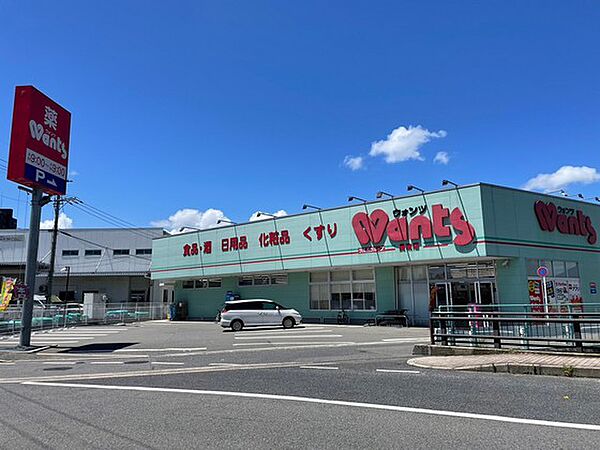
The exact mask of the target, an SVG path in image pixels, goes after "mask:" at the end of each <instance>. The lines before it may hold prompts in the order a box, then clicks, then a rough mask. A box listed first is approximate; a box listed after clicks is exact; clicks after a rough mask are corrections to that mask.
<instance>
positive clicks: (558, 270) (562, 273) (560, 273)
mask: <svg viewBox="0 0 600 450" xmlns="http://www.w3.org/2000/svg"><path fill="white" fill-rule="evenodd" d="M552 272H553V273H554V276H555V277H566V276H567V271H566V269H565V262H564V261H552Z"/></svg>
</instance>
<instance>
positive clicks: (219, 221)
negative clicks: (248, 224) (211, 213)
mask: <svg viewBox="0 0 600 450" xmlns="http://www.w3.org/2000/svg"><path fill="white" fill-rule="evenodd" d="M220 223H228V224H231V225H237V223H235V222H233V221H232V220H229V219H219V220H217V225H218V224H220Z"/></svg>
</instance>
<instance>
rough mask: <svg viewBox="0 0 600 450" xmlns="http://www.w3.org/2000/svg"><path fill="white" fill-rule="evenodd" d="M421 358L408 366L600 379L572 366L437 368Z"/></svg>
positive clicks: (596, 371) (597, 373)
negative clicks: (422, 361) (421, 361)
mask: <svg viewBox="0 0 600 450" xmlns="http://www.w3.org/2000/svg"><path fill="white" fill-rule="evenodd" d="M420 359H421V358H413V359H409V360H408V361H406V364H408V365H409V366H413V367H419V368H421V369H435V370H458V371H469V372H489V373H510V374H513V375H546V376H557V377H567V378H600V369H593V368H583V367H572V366H549V365H548V366H542V365H540V364H520V363H497V364H476V365H468V366H459V367H448V366H436V365H433V364H422V363H419V360H420Z"/></svg>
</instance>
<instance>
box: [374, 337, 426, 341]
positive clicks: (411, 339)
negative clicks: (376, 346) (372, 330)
mask: <svg viewBox="0 0 600 450" xmlns="http://www.w3.org/2000/svg"><path fill="white" fill-rule="evenodd" d="M382 341H383V342H426V341H429V338H417V337H414V338H409V337H406V338H393V339H382Z"/></svg>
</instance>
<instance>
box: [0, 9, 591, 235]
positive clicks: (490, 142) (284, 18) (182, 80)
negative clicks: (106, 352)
mask: <svg viewBox="0 0 600 450" xmlns="http://www.w3.org/2000/svg"><path fill="white" fill-rule="evenodd" d="M598 23H600V3H598V2H596V1H593V0H589V1H583V0H578V1H572V2H564V1H548V0H544V1H538V2H536V1H527V2H523V1H506V0H504V1H486V2H472V1H453V2H448V1H422V2H414V1H389V2H387V1H377V2H354V1H347V0H346V1H327V2H323V1H303V2H283V1H259V0H254V1H251V2H248V1H241V0H240V1H235V2H234V1H210V2H208V1H200V0H198V1H174V2H158V1H125V0H124V1H118V2H117V1H107V2H93V3H92V2H81V1H62V0H61V1H53V2H43V1H38V2H33V1H27V0H19V1H16V0H11V1H7V0H0V147H2V148H3V149H4V150H3V153H4V154H3V155H2V156H0V157H2V158H3V159H7V155H8V142H9V139H10V122H11V115H12V104H13V96H14V87H15V85H20V84H33V85H35V86H36V87H38V88H39V89H41V90H42V91H44V92H45V93H46V94H48V95H49V96H51V97H52V98H54V99H55V100H56V101H58V102H59V103H61V104H62V105H63V106H65V107H66V108H67V109H69V110H70V111H71V112H72V115H73V116H72V117H73V118H72V136H71V159H70V169H71V170H72V171H74V174H73V176H72V178H73V179H74V182H73V183H72V184H71V185H70V186H69V194H70V195H75V196H77V197H79V198H81V199H82V200H83V201H85V202H87V203H89V204H90V205H93V206H94V207H96V208H100V209H101V210H103V211H107V212H109V213H111V214H113V215H115V216H117V217H119V218H122V219H125V220H127V221H129V222H131V223H134V224H136V225H140V226H144V225H149V224H151V223H160V224H164V225H165V226H167V227H171V228H174V227H176V226H179V225H181V224H188V225H206V224H210V223H212V221H214V218H215V217H218V216H219V214H220V213H219V212H209V214H203V213H204V212H206V211H207V210H210V209H211V208H212V209H216V210H219V211H222V212H223V214H224V215H225V216H226V217H228V218H230V219H232V220H235V221H246V220H248V218H249V217H250V216H251V215H252V214H253V213H254V212H255V211H257V210H262V211H269V212H275V211H279V210H285V211H287V212H288V213H294V212H298V211H299V210H300V208H301V205H302V204H303V203H304V202H308V203H312V204H316V205H318V206H322V207H332V206H338V205H341V204H345V202H346V198H347V196H348V195H357V196H361V197H366V198H374V195H375V192H377V191H378V190H385V191H388V192H391V193H395V194H402V193H404V192H405V188H406V185H407V184H409V183H412V184H415V185H417V186H420V187H422V188H423V189H426V190H432V189H437V188H439V187H440V181H441V180H442V179H443V178H449V179H451V180H453V181H456V182H458V183H464V184H467V183H473V182H477V181H485V182H491V183H497V184H502V185H508V186H515V187H522V186H524V185H526V184H527V183H528V181H529V180H532V179H534V178H535V177H536V176H538V175H539V174H548V175H549V176H546V177H543V176H542V177H541V178H537V179H536V181H532V182H530V183H529V185H528V186H529V187H531V188H535V189H538V190H540V191H543V190H551V189H555V188H565V189H566V190H567V191H568V192H569V193H571V194H577V193H579V192H582V193H584V194H585V195H586V196H587V197H589V196H597V195H600V182H599V181H600V174H599V173H598V171H597V169H598V168H600V151H599V148H600V127H599V126H598V123H599V119H600V82H599V80H600V77H599V71H600V56H599V52H598V43H599V42H600V27H599V26H598ZM401 127H404V128H401ZM394 130H396V131H394ZM390 136H391V138H389V137H390ZM378 141H382V142H379V143H377V142H378ZM374 143H376V144H374ZM439 152H445V154H446V156H447V158H444V157H443V156H444V155H442V156H441V157H440V156H438V159H437V161H438V162H434V158H435V157H436V155H437V154H438V153H439ZM351 158H361V159H351ZM446 159H447V161H446ZM344 161H346V162H347V163H348V164H344ZM444 162H445V164H444ZM348 166H352V167H353V168H354V169H356V170H352V167H348ZM564 166H567V168H566V169H565V168H564ZM569 167H571V168H569ZM561 168H563V169H561ZM0 194H2V207H12V208H15V210H17V209H18V212H19V219H20V225H23V224H24V222H23V221H24V220H25V217H26V212H27V211H26V206H25V203H24V202H23V201H24V200H25V194H23V193H20V192H19V191H17V188H16V185H15V184H14V183H11V182H8V181H2V182H0ZM13 199H16V200H19V199H20V200H21V202H18V201H15V200H13ZM45 209H47V211H44V215H43V218H44V219H48V218H49V217H50V215H51V211H50V208H45ZM184 209H189V210H191V211H184V212H181V210H184ZM177 211H180V213H179V215H175V214H176V213H177ZM65 212H66V214H67V215H68V216H69V218H71V219H72V221H73V222H72V223H73V225H74V226H77V227H90V226H107V224H106V223H104V222H102V221H100V220H98V219H97V218H95V217H92V216H90V215H87V214H85V213H83V212H82V211H80V210H77V209H75V208H73V207H67V208H66V209H65ZM171 216H174V218H173V219H172V220H170V221H169V220H168V218H169V217H171Z"/></svg>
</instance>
